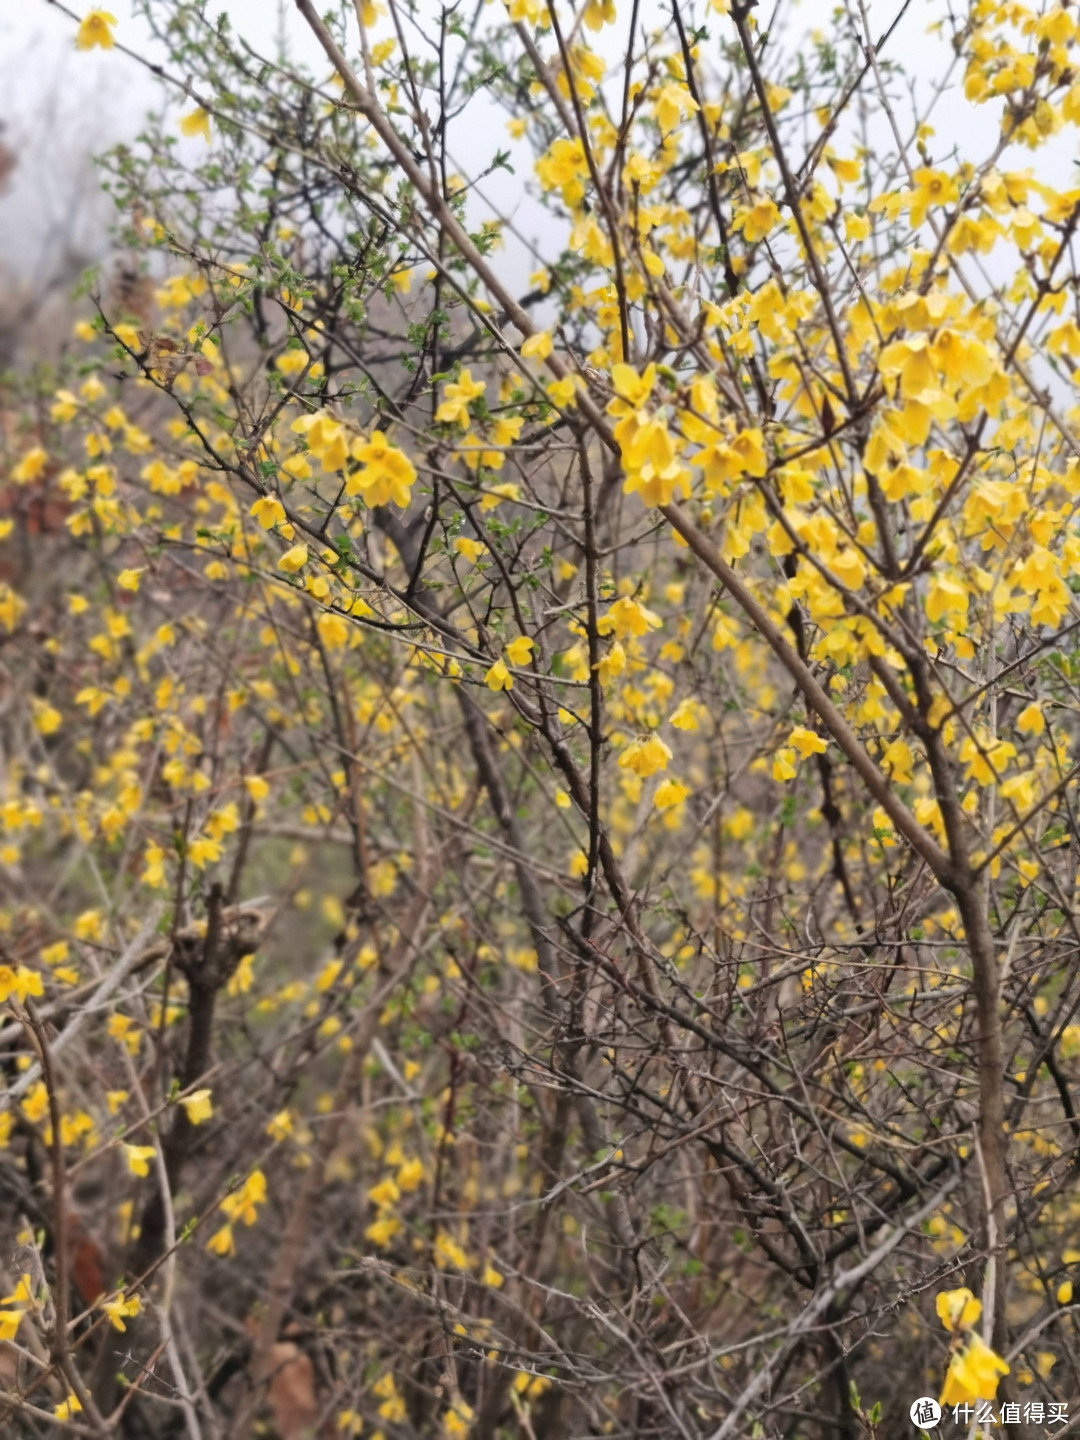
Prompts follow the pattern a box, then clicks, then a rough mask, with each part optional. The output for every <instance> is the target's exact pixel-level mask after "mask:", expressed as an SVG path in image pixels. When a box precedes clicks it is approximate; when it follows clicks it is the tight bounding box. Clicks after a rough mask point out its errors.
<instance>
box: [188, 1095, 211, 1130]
mask: <svg viewBox="0 0 1080 1440" xmlns="http://www.w3.org/2000/svg"><path fill="white" fill-rule="evenodd" d="M180 1104H181V1105H182V1106H183V1107H184V1113H185V1115H187V1118H188V1119H189V1120H190V1121H191V1123H192V1125H201V1124H202V1122H203V1121H204V1120H209V1119H210V1117H211V1116H212V1115H213V1113H214V1107H213V1106H212V1105H211V1103H210V1091H209V1090H193V1091H192V1093H191V1094H190V1095H186V1096H185V1097H184V1099H183V1100H181V1101H180Z"/></svg>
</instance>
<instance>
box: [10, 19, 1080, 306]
mask: <svg viewBox="0 0 1080 1440" xmlns="http://www.w3.org/2000/svg"><path fill="white" fill-rule="evenodd" d="M99 3H100V4H101V5H102V7H103V8H108V9H110V10H111V11H112V12H113V13H114V14H115V15H116V16H117V18H118V21H119V24H118V27H117V38H118V39H120V40H123V41H124V42H125V43H127V44H130V45H131V46H132V48H135V49H137V50H139V51H140V52H141V53H146V54H150V53H152V52H151V48H150V44H149V36H148V32H147V31H146V29H145V27H144V26H143V24H142V23H141V22H140V21H138V20H137V19H135V18H134V17H133V16H132V11H131V4H130V0H99ZM495 3H499V0H495ZM900 4H901V0H870V6H869V9H870V16H871V28H872V30H873V32H874V34H875V36H876V35H877V34H878V33H879V32H880V31H881V30H882V29H883V28H884V27H885V26H886V25H887V24H888V23H889V21H890V20H891V19H892V17H893V16H894V15H895V13H896V10H897V9H898V8H899V6H900ZM618 6H619V23H618V24H617V25H616V26H615V27H613V28H612V27H608V28H605V30H604V31H603V32H602V34H601V36H600V37H593V36H590V37H589V40H590V43H591V44H593V46H594V48H597V49H598V50H600V52H601V53H602V54H603V55H604V56H605V58H607V59H609V60H610V61H612V62H617V61H618V59H619V57H620V56H621V55H622V54H623V53H624V52H625V46H626V25H627V24H628V17H629V13H630V5H629V0H618ZM421 7H422V12H423V11H430V15H431V17H432V20H433V22H435V24H436V25H437V20H436V17H437V16H438V13H439V8H440V7H439V0H421ZM72 8H73V9H77V10H78V11H79V13H80V14H82V13H84V12H85V9H87V8H89V6H88V5H86V4H84V3H83V0H74V4H73V6H72ZM461 8H462V10H463V11H465V12H467V13H470V12H471V3H470V0H465V3H464V4H463V5H462V7H461ZM695 8H696V9H697V11H698V13H699V14H701V13H704V12H703V6H702V3H701V0H698V3H697V6H696V7H695ZM209 9H210V12H211V14H214V13H216V12H218V11H220V10H222V9H226V10H228V12H229V14H230V17H231V19H232V21H233V23H234V26H235V27H236V28H237V29H238V30H240V31H241V33H243V34H244V35H246V36H247V37H248V38H249V39H250V40H251V42H252V43H253V44H255V45H256V46H258V48H260V49H262V50H263V51H264V52H265V51H270V50H271V49H272V48H273V36H274V33H275V31H276V30H277V26H278V24H279V23H282V24H284V25H285V27H286V30H287V33H288V34H289V35H290V36H291V37H293V39H294V41H295V46H296V53H297V54H299V55H300V56H301V57H302V58H305V59H307V60H309V61H310V62H311V63H312V66H313V68H314V69H315V71H316V73H319V72H321V71H322V70H324V69H325V68H326V66H325V64H324V63H323V62H322V59H321V55H320V53H319V51H318V47H317V46H316V44H315V42H314V40H313V38H312V37H311V35H310V33H309V32H308V31H307V28H306V26H305V25H304V23H303V20H302V17H301V16H300V15H299V14H298V13H297V11H296V9H295V6H294V5H293V4H292V3H291V0H285V3H283V4H281V5H278V4H275V3H274V0H221V3H216V4H215V3H212V4H211V5H210V7H209ZM768 9H769V0H763V3H762V5H761V7H760V8H759V9H758V11H757V15H758V16H759V17H763V16H764V15H765V14H766V12H767V11H768ZM831 10H832V6H831V3H830V0H802V3H800V0H784V14H785V15H786V16H787V18H788V23H789V24H790V26H791V27H792V30H793V32H794V33H796V34H800V33H805V32H806V31H807V30H809V29H810V27H811V26H812V25H813V24H819V25H823V26H827V25H828V24H829V16H830V14H831ZM641 13H642V16H643V17H645V18H646V19H649V17H655V23H656V24H657V25H659V24H661V23H663V21H664V20H665V18H666V17H667V16H668V14H669V12H668V11H667V8H666V6H665V4H664V0H645V3H644V4H643V5H642V7H641ZM945 14H947V9H946V0H914V3H913V4H912V5H911V6H910V9H909V11H908V13H907V15H906V16H905V17H904V19H903V21H902V22H901V24H900V26H899V27H898V30H897V33H896V35H895V37H894V38H893V40H892V41H891V42H890V46H889V49H888V52H887V54H888V55H889V57H891V58H892V59H893V60H894V61H896V62H897V63H899V64H900V65H901V66H902V67H903V69H904V71H905V72H906V73H907V74H909V75H912V76H914V77H915V79H916V81H917V82H918V83H920V84H923V83H926V82H928V81H929V80H930V79H931V78H933V77H934V76H936V75H940V74H942V73H943V72H944V69H945V66H946V65H947V63H948V59H949V52H948V48H947V47H946V45H945V44H943V42H942V41H941V40H940V39H939V38H937V37H933V36H929V35H928V33H927V32H928V27H929V26H930V25H931V23H932V22H933V21H935V20H939V19H941V18H942V17H943V16H944V15H945ZM706 23H707V24H708V26H709V29H710V32H711V33H712V34H713V35H718V34H719V33H720V32H721V31H722V30H729V29H730V26H731V22H730V20H727V19H723V18H721V17H718V16H716V15H713V14H711V13H710V14H709V15H708V16H707V20H706ZM74 31H75V22H74V21H72V20H71V19H69V18H68V17H67V16H65V15H64V14H62V13H61V12H60V11H59V10H57V9H56V8H55V7H54V6H53V5H50V4H49V3H47V0H0V121H3V122H5V124H6V129H5V130H4V131H3V132H2V138H3V139H4V140H5V142H6V143H8V144H10V145H11V146H12V147H13V148H14V149H15V150H16V152H17V153H18V155H19V157H20V164H19V168H18V170H17V172H16V176H15V180H14V184H13V185H12V186H11V187H10V188H9V190H8V193H7V194H6V195H3V196H0V263H2V264H4V265H6V266H7V267H8V268H9V269H10V270H12V271H14V272H15V273H17V274H21V275H23V276H27V277H34V278H41V277H42V275H43V273H46V272H51V270H52V269H53V268H54V267H55V266H56V265H57V264H58V263H59V261H60V259H61V258H62V256H63V253H64V251H65V250H67V251H71V252H74V253H75V254H76V255H77V256H78V258H79V259H80V260H81V261H83V262H88V261H90V260H93V259H96V258H98V257H99V256H100V255H101V253H102V252H103V249H104V246H105V235H104V225H105V224H106V223H107V218H108V215H109V208H108V202H107V201H105V202H102V201H101V200H99V199H95V198H94V194H93V192H94V190H95V187H96V179H95V177H94V175H93V174H92V172H91V171H90V167H89V164H88V160H89V157H90V156H91V155H92V154H94V153H95V152H98V151H101V150H102V149H104V148H106V147H107V146H109V145H110V144H113V143H115V142H116V141H118V140H125V139H130V138H132V137H133V136H134V135H135V133H136V131H137V130H138V127H139V122H140V119H141V117H142V115H143V113H144V112H145V110H146V109H147V108H148V107H149V106H151V105H153V104H154V103H155V102H156V98H157V95H158V93H159V92H158V91H157V82H156V81H154V80H153V79H152V77H150V76H149V75H148V74H147V73H146V71H144V70H142V69H141V68H140V67H139V66H138V65H137V64H136V63H135V62H134V61H132V60H129V59H128V58H126V57H125V56H123V55H120V54H118V53H117V52H116V51H110V52H103V51H100V50H93V51H90V52H79V51H77V50H76V49H75V48H74V43H73V38H74ZM374 33H375V38H382V37H383V35H389V34H391V33H392V28H391V25H390V22H389V20H388V19H385V18H384V19H382V20H380V22H379V26H378V28H377V29H376V31H375V32H374ZM550 48H551V41H550V39H548V40H547V41H546V42H544V43H542V45H541V49H542V51H543V52H545V53H546V52H547V51H548V50H549V49H550ZM702 58H703V59H704V60H705V61H706V63H707V60H708V53H707V47H703V57H702ZM933 121H934V124H935V127H936V130H937V134H936V137H935V139H934V140H933V141H932V142H931V145H932V149H933V153H934V157H935V159H938V160H944V159H945V158H946V157H947V154H948V152H949V150H950V149H951V148H952V145H953V143H954V142H955V141H957V140H961V139H962V148H963V150H964V152H965V154H968V155H973V156H975V157H976V158H977V157H978V156H979V155H981V154H983V153H986V151H987V150H988V149H989V148H990V147H991V146H992V144H993V142H994V139H995V134H996V123H997V122H996V119H995V117H994V115H993V114H992V113H991V109H990V107H975V106H972V105H970V104H969V103H968V102H967V101H966V100H965V99H964V96H963V91H962V72H961V70H960V68H959V67H957V68H956V70H955V71H954V75H953V83H952V86H951V88H950V89H949V90H948V91H947V92H946V93H945V94H944V95H943V96H942V97H941V99H940V101H939V102H938V105H937V108H936V110H935V113H934V116H933ZM505 123H506V116H505V114H504V113H503V112H502V110H501V109H498V108H496V107H495V106H494V105H493V104H492V102H491V101H490V100H489V99H488V98H487V96H486V95H485V93H484V92H482V91H481V92H480V94H478V95H477V96H476V97H475V98H474V99H473V101H471V102H470V104H469V106H468V107H467V109H466V110H465V112H464V113H463V114H462V115H461V116H460V117H459V118H458V119H457V121H456V122H455V125H454V128H453V129H452V131H451V136H450V150H451V153H452V155H453V156H454V158H455V160H456V161H457V162H458V165H459V168H460V169H461V170H462V171H463V173H464V172H467V171H468V170H469V169H470V168H472V170H473V172H474V173H475V172H476V171H477V170H479V169H481V168H483V167H484V166H485V165H486V164H487V163H488V162H489V161H490V159H491V158H492V156H493V155H494V153H495V151H496V149H498V148H507V147H509V148H511V150H512V151H514V150H517V155H516V156H515V161H520V163H517V167H516V168H517V174H516V175H514V176H511V175H509V174H506V173H505V172H497V173H496V174H495V175H493V176H491V177H490V178H489V179H488V180H487V181H485V182H484V185H483V187H482V188H483V191H484V193H485V194H487V195H489V196H490V198H491V199H492V200H493V201H494V202H495V203H496V204H497V205H498V206H499V208H500V209H501V210H502V211H503V212H504V213H510V214H515V213H516V218H517V220H518V223H519V224H520V226H521V228H522V229H523V230H524V231H526V233H527V234H529V235H530V236H531V237H535V236H536V235H537V234H538V233H543V232H544V231H545V230H547V231H548V232H549V233H550V226H551V223H552V222H551V221H550V219H548V218H547V217H546V214H545V212H544V211H543V210H541V209H540V207H539V206H538V205H536V204H535V202H531V201H530V200H528V198H527V197H526V196H525V195H524V186H525V183H526V181H527V180H528V179H529V178H530V171H531V163H530V157H529V156H528V155H527V153H526V152H525V150H524V148H523V147H522V148H518V147H515V146H513V145H512V144H511V142H510V140H509V137H508V136H507V132H506V129H505ZM1078 136H1080V131H1078V130H1076V129H1075V128H1073V127H1068V128H1067V129H1066V130H1065V131H1064V132H1062V134H1061V135H1060V136H1058V137H1056V140H1055V143H1054V145H1053V147H1052V148H1051V150H1049V151H1048V150H1043V151H1040V152H1039V159H1038V164H1039V170H1040V174H1041V175H1046V176H1047V178H1050V179H1053V178H1054V174H1055V173H1056V177H1057V179H1058V182H1059V183H1065V181H1066V178H1067V177H1068V176H1069V175H1070V172H1071V170H1072V162H1073V158H1074V157H1075V156H1076V154H1077V153H1078ZM877 142H878V137H875V143H877ZM184 143H186V144H191V145H193V146H201V145H202V143H203V142H202V141H201V140H192V141H187V142H184ZM880 143H881V144H884V145H885V146H887V148H888V149H890V150H891V149H892V144H891V139H890V137H889V136H888V134H887V132H882V133H881V134H880ZM839 148H840V149H841V150H842V151H845V153H850V142H849V143H848V144H847V145H846V146H845V144H844V142H841V143H840V146H839ZM1031 159H1032V157H1031V155H1030V153H1029V152H1027V151H1023V150H1020V151H1016V150H1015V149H1014V151H1013V152H1012V153H1010V154H1009V155H1007V156H1006V158H1005V161H1004V162H1003V163H1004V166H1005V168H1009V167H1010V165H1011V166H1013V167H1015V168H1025V167H1026V166H1027V165H1029V164H1030V163H1031ZM1048 170H1049V172H1051V173H1048ZM1073 173H1075V172H1073ZM1071 183H1074V182H1071ZM488 213H490V212H489V211H488V210H487V209H486V208H485V207H483V206H482V205H481V204H480V203H479V202H477V204H476V207H475V209H474V215H473V218H474V219H479V218H481V217H482V216H484V215H486V214H488ZM501 263H502V265H503V266H504V267H506V266H509V268H510V271H511V276H510V278H511V281H512V283H514V284H522V285H523V284H524V283H525V280H526V277H527V275H528V274H529V272H530V271H531V270H532V269H533V268H535V262H534V261H533V260H532V259H531V257H530V256H529V255H528V253H527V251H526V250H525V249H524V247H522V246H520V245H517V246H515V245H514V244H513V242H511V243H510V245H509V246H508V250H507V253H506V254H505V256H504V257H503V259H502V262H501Z"/></svg>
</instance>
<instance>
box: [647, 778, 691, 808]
mask: <svg viewBox="0 0 1080 1440" xmlns="http://www.w3.org/2000/svg"><path fill="white" fill-rule="evenodd" d="M689 793H690V791H689V790H688V789H687V788H686V786H685V785H684V784H683V783H682V781H681V780H676V779H675V777H674V776H671V777H670V778H669V779H667V780H661V782H660V784H659V785H658V786H657V787H656V794H655V795H654V796H653V804H654V805H655V806H656V808H657V810H670V809H671V808H672V806H674V805H681V804H682V802H683V801H684V800H685V799H686V797H687V795H689Z"/></svg>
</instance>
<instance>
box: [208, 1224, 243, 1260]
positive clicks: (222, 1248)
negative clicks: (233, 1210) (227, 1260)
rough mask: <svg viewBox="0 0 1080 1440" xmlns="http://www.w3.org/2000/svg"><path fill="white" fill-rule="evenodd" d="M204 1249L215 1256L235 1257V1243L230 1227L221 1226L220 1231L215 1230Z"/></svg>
mask: <svg viewBox="0 0 1080 1440" xmlns="http://www.w3.org/2000/svg"><path fill="white" fill-rule="evenodd" d="M206 1248H207V1249H208V1250H212V1251H213V1252H214V1254H215V1255H221V1256H223V1257H224V1256H226V1255H235V1254H236V1241H235V1240H234V1239H233V1232H232V1226H231V1225H222V1227H221V1229H220V1230H215V1231H214V1233H213V1235H211V1236H210V1239H209V1240H208V1241H207V1242H206Z"/></svg>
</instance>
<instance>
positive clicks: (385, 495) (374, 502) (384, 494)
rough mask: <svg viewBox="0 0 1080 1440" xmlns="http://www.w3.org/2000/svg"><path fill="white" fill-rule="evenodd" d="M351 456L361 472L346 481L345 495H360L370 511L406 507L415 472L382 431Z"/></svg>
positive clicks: (407, 458) (376, 432) (402, 453)
mask: <svg viewBox="0 0 1080 1440" xmlns="http://www.w3.org/2000/svg"><path fill="white" fill-rule="evenodd" d="M447 388H448V389H450V388H452V387H450V386H448V387H447ZM353 455H354V456H355V458H356V459H357V460H359V461H360V462H361V464H362V466H363V468H362V469H360V470H355V471H353V473H352V474H351V475H350V476H349V477H348V479H347V480H346V482H345V493H346V495H359V496H360V497H361V499H362V500H363V502H364V504H365V505H370V506H371V507H372V508H374V507H375V506H378V505H389V504H391V503H393V504H394V505H398V506H400V507H401V508H402V509H404V508H405V506H406V505H408V503H409V497H410V494H411V490H410V487H411V485H412V483H413V481H414V480H415V479H416V469H415V467H414V466H413V463H412V461H411V460H410V459H409V457H408V456H407V455H406V454H405V452H404V451H403V450H399V449H398V448H397V446H396V445H391V444H390V442H389V441H388V440H387V438H386V436H385V435H384V434H383V432H382V431H381V430H374V431H372V435H371V439H370V440H369V441H368V442H367V444H362V445H355V446H354V447H353Z"/></svg>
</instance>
